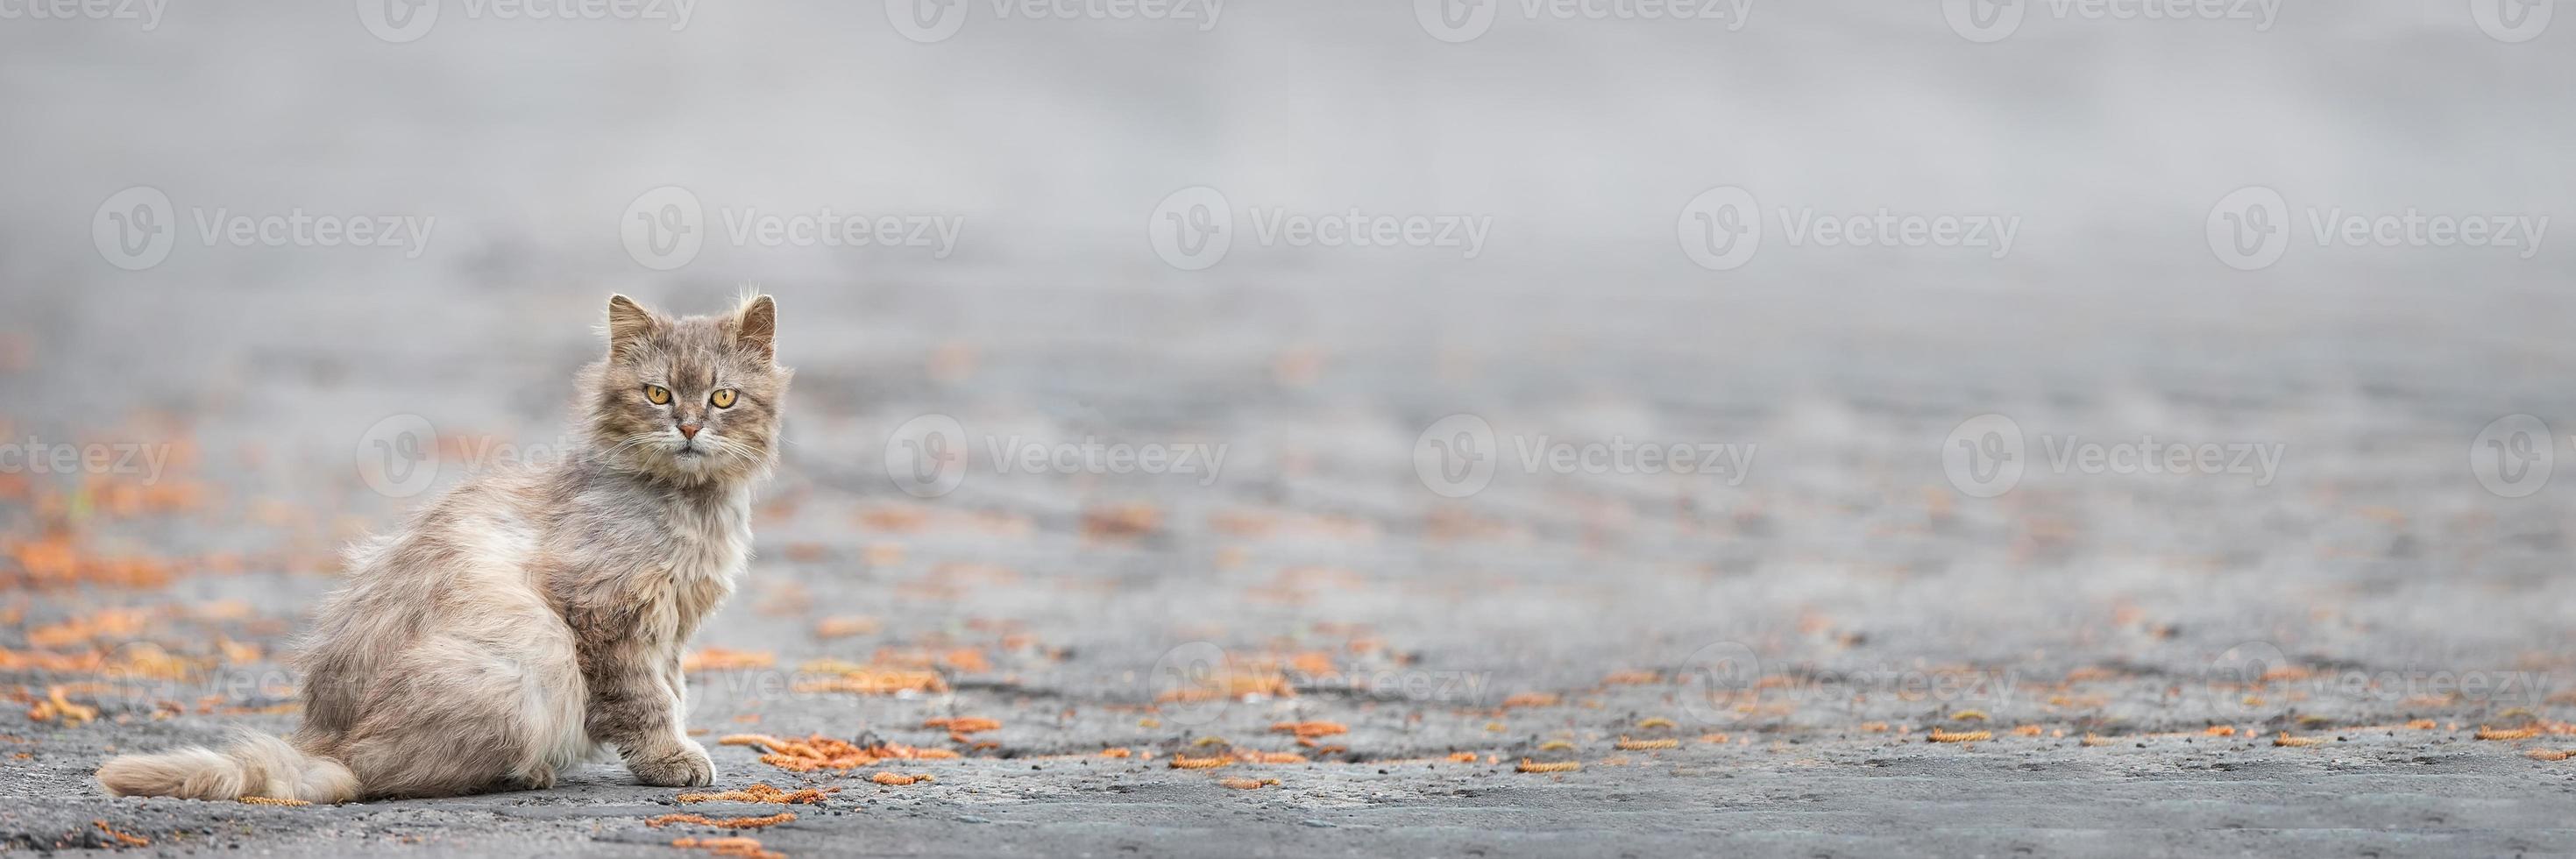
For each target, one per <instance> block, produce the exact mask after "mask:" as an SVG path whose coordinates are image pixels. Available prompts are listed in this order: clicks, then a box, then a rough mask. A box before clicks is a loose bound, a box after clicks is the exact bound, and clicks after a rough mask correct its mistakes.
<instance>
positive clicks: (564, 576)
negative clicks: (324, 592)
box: [98, 295, 790, 802]
mask: <svg viewBox="0 0 2576 859" xmlns="http://www.w3.org/2000/svg"><path fill="white" fill-rule="evenodd" d="M776 327H777V307H776V305H775V304H773V303H772V302H771V301H770V299H769V297H768V296H755V297H753V298H751V299H750V300H748V301H745V302H743V304H742V305H741V307H739V308H737V309H736V310H735V311H734V312H732V313H730V314H726V315H722V316H693V317H686V318H669V317H664V316H660V315H656V314H654V313H652V312H650V311H647V310H645V309H644V308H642V307H639V306H637V305H636V304H635V302H633V301H630V300H628V299H627V298H626V297H625V296H622V295H621V296H612V297H610V298H609V300H608V355H607V357H606V358H605V359H603V360H601V361H600V362H598V363H595V364H592V365H590V366H589V367H587V368H585V369H584V370H583V371H582V373H581V377H580V390H581V395H580V399H579V400H578V408H577V412H578V413H579V414H580V419H581V422H582V425H581V427H580V434H581V436H582V437H583V439H584V443H583V445H582V447H581V449H579V450H577V451H575V452H573V453H572V454H571V455H568V456H566V457H565V458H564V459H563V460H562V461H561V462H558V463H554V464H551V465H547V466H543V467H529V468H525V469H521V470H517V471H510V472H504V473H497V474H489V475H484V476H480V477H477V478H475V479H473V480H471V481H470V482H467V483H465V484H463V485H460V486H458V487H457V488H456V489H455V490H453V491H451V492H449V493H447V494H446V495H445V496H443V497H441V498H439V499H438V500H437V501H435V502H433V503H431V504H430V505H429V506H428V507H426V508H423V509H422V510H420V511H419V512H418V513H417V514H415V515H414V516H413V517H412V518H411V520H410V521H409V522H407V523H405V524H404V525H403V526H402V527H401V529H400V530H397V531H395V532H394V533H392V534H389V535H385V536H383V537H380V538H378V539H376V540H374V541H372V542H370V543H368V544H365V545H362V546H360V547H358V548H357V549H355V550H353V551H352V552H351V553H350V558H349V581H348V583H347V584H346V585H345V586H343V587H342V588H341V589H340V590H339V591H337V592H335V593H333V594H332V595H331V596H330V598H329V599H328V600H326V601H325V602H324V603H323V604H322V606H321V609H320V610H319V611H318V612H317V613H316V617H315V620H314V628H313V630H312V631H311V633H310V634H309V636H308V637H307V638H306V639H305V641H304V642H303V646H302V648H301V652H300V653H299V654H298V665H299V667H301V668H302V669H303V673H304V685H303V697H304V725H303V727H302V728H300V729H298V730H297V731H296V732H295V733H294V734H293V735H292V736H290V737H286V738H279V737H272V736H265V735H257V736H245V737H243V738H241V739H238V740H236V741H234V742H232V743H231V744H229V745H227V746H225V747H224V748H222V749H206V748H185V749H180V750H177V751H173V752H169V753H165V754H157V755H129V756H125V757H120V758H116V759H114V760H110V761H108V762H107V763H106V765H104V766H101V767H99V770H98V780H99V784H100V785H102V786H104V787H106V788H107V790H108V792H109V793H112V794H117V795H151V796H180V797H192V798H196V799H224V800H229V799H236V798H239V797H243V796H266V797H276V798H280V799H301V800H309V801H313V802H343V801H347V800H351V799H359V798H390V797H426V796H454V795H458V794H467V793H479V792H485V791H495V790H514V789H529V788H542V787H548V786H551V785H553V784H554V781H555V777H556V776H557V774H559V773H562V772H563V771H565V770H566V769H567V768H569V767H571V766H574V765H576V764H579V763H581V762H583V761H586V760H589V759H591V758H592V757H593V755H594V753H595V752H596V751H597V750H599V749H600V748H601V747H602V746H605V747H608V748H613V749H615V750H616V752H617V753H618V755H619V756H620V757H622V758H624V760H625V761H626V766H627V768H628V769H629V770H632V771H633V772H634V773H635V777H636V778H637V779H638V780H640V781H642V782H644V783H645V784H652V785H666V786H683V785H704V784H709V783H711V782H712V781H713V780H714V779H715V768H714V766H713V764H712V763H711V762H710V761H709V760H708V758H707V752H706V749H705V748H704V747H702V746H700V745H698V744H697V743H696V742H695V741H692V740H690V739H689V738H688V734H687V731H686V728H685V727H684V726H683V725H682V724H681V719H682V714H683V712H684V708H683V706H682V701H683V697H684V695H685V694H686V690H687V681H686V679H685V678H683V677H682V676H681V673H680V653H681V649H682V647H683V646H684V645H686V643H687V642H688V640H689V635H690V634H691V633H692V632H694V631H696V629H697V627H698V622H699V621H701V620H703V619H705V617H706V616H707V614H708V613H709V612H710V611H713V610H714V609H715V607H716V605H717V604H718V603H720V602H722V601H723V600H724V598H725V597H726V595H728V594H730V593H732V591H733V579H734V577H735V576H736V575H737V574H739V573H740V572H741V571H742V568H743V565H744V563H745V561H747V560H748V559H749V557H750V551H751V502H750V497H751V495H750V493H751V486H752V484H753V483H755V482H757V481H758V480H760V479H761V478H763V477H765V476H766V475H767V473H768V471H769V468H770V466H771V465H772V464H773V463H774V462H776V460H777V437H778V419H779V406H780V401H781V399H782V398H783V397H784V396H785V394H786V393H787V383H788V378H789V376H790V371H789V370H787V369H786V368H784V367H780V366H778V364H777V360H776V348H775V340H776V338H775V332H776Z"/></svg>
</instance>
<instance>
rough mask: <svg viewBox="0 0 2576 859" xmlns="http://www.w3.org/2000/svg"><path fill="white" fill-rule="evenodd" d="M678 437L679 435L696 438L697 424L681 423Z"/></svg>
mask: <svg viewBox="0 0 2576 859" xmlns="http://www.w3.org/2000/svg"><path fill="white" fill-rule="evenodd" d="M680 437H681V438H697V437H698V425H697V424H681V425H680Z"/></svg>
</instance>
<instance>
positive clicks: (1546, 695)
mask: <svg viewBox="0 0 2576 859" xmlns="http://www.w3.org/2000/svg"><path fill="white" fill-rule="evenodd" d="M1562 700H1565V699H1564V697H1563V696H1560V695H1556V694H1554V693H1550V692H1523V693H1520V694H1518V695H1513V696H1511V697H1509V698H1505V699H1503V709H1505V710H1509V709H1511V708H1514V707H1554V706H1556V704H1557V702H1559V701H1562Z"/></svg>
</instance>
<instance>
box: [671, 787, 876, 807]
mask: <svg viewBox="0 0 2576 859" xmlns="http://www.w3.org/2000/svg"><path fill="white" fill-rule="evenodd" d="M839 792H841V789H840V788H837V787H832V788H820V789H817V788H810V787H809V788H805V789H803V790H795V791H787V790H780V789H778V788H775V787H771V786H769V785H768V784H766V783H763V784H755V785H752V786H750V787H746V788H743V789H741V790H728V791H725V792H723V793H684V794H680V797H679V798H680V801H681V802H684V803H685V802H766V803H773V804H778V805H821V804H823V798H824V797H826V796H830V795H832V794H835V793H839Z"/></svg>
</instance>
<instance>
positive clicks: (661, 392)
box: [644, 385, 671, 406]
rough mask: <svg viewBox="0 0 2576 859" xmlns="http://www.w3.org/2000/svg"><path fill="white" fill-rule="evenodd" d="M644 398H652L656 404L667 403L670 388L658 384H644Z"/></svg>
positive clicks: (669, 399) (669, 400)
mask: <svg viewBox="0 0 2576 859" xmlns="http://www.w3.org/2000/svg"><path fill="white" fill-rule="evenodd" d="M644 398H645V399H648V400H652V401H653V404H654V405H657V406H662V405H669V404H670V402H671V389H669V388H665V387H662V386H660V385H646V386H644Z"/></svg>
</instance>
